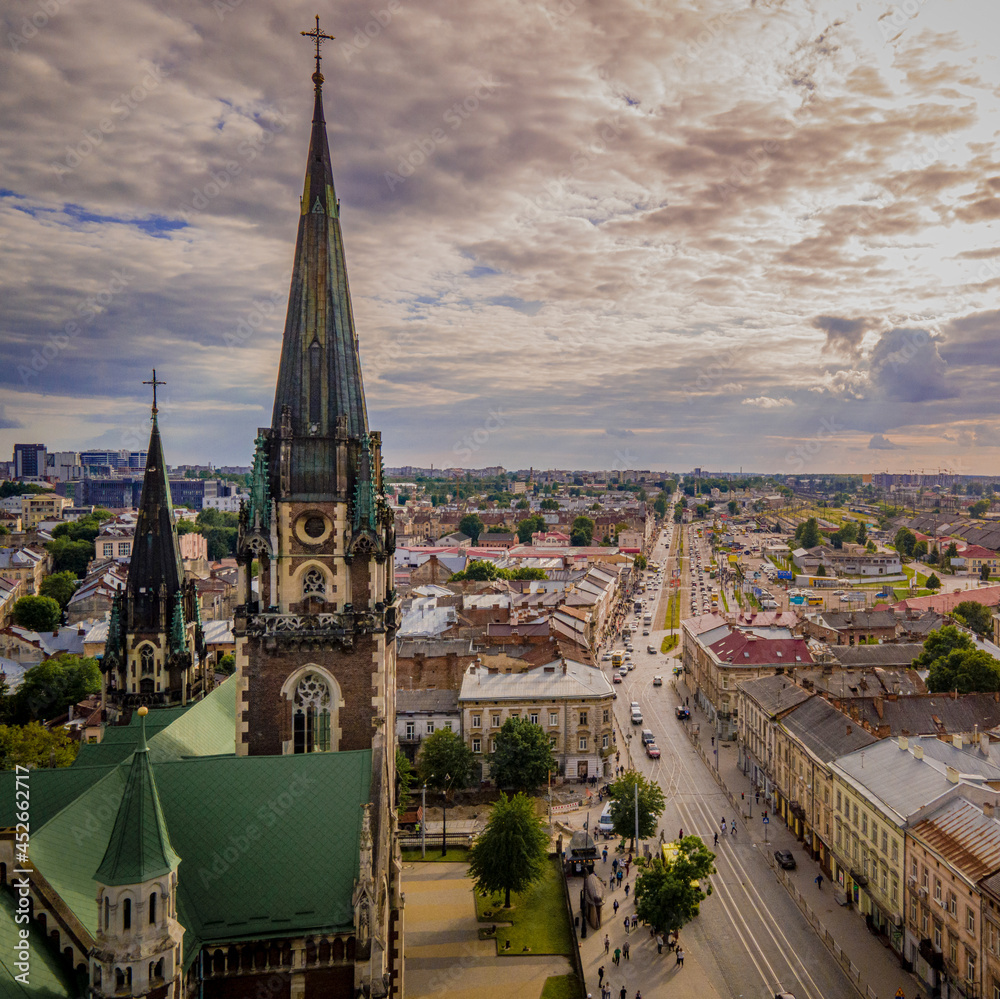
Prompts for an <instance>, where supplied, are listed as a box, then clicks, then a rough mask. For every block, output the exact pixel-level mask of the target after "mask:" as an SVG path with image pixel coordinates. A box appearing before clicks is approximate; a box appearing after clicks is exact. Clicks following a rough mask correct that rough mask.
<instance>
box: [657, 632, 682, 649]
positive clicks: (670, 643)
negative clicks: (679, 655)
mask: <svg viewBox="0 0 1000 999" xmlns="http://www.w3.org/2000/svg"><path fill="white" fill-rule="evenodd" d="M677 641H678V638H677V636H676V635H667V636H666V637H665V638H664V639H663V641H662V642H660V651H661V652H670V651H672V650H673V649H676V648H677Z"/></svg>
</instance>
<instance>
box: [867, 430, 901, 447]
mask: <svg viewBox="0 0 1000 999" xmlns="http://www.w3.org/2000/svg"><path fill="white" fill-rule="evenodd" d="M868 448H869V450H871V451H905V450H906V447H905V446H904V445H903V444H894V443H893V442H892V441H891V440H889V438H888V437H884V436H883V435H882V434H875V436H874V437H872V439H871V440H870V441H869V442H868Z"/></svg>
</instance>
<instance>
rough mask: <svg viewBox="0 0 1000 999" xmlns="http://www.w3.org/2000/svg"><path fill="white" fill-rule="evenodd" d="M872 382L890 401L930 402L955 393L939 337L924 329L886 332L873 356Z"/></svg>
mask: <svg viewBox="0 0 1000 999" xmlns="http://www.w3.org/2000/svg"><path fill="white" fill-rule="evenodd" d="M869 368H870V372H871V382H872V385H873V386H874V387H875V388H876V389H878V390H879V391H880V392H882V393H884V395H885V396H886V398H887V399H889V400H890V401H899V402H926V401H930V400H933V399H948V398H951V397H952V396H953V395H954V394H955V393H954V390H953V389H951V388H950V387H949V386H948V385H947V384H946V377H945V375H946V369H947V364H946V363H945V361H944V360H943V359H942V357H941V354H940V353H939V350H938V341H937V338H936V337H934V336H932V335H931V334H930V333H929V332H928V331H927V330H924V329H907V328H896V329H892V330H889V331H888V332H886V333H883V334H882V336H881V338H880V339H879V341H878V343H877V344H876V345H875V347H874V349H873V350H872V353H871V357H870V358H869Z"/></svg>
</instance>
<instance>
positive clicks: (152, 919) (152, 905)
mask: <svg viewBox="0 0 1000 999" xmlns="http://www.w3.org/2000/svg"><path fill="white" fill-rule="evenodd" d="M149 925H150V926H155V925H156V889H155V888H154V889H153V890H152V891H151V892H150V893H149Z"/></svg>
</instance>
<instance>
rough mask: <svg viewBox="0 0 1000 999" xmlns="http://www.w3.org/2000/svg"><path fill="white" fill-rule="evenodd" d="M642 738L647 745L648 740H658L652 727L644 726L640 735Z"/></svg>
mask: <svg viewBox="0 0 1000 999" xmlns="http://www.w3.org/2000/svg"><path fill="white" fill-rule="evenodd" d="M639 738H640V739H641V740H642V744H643V745H644V746H645V745H646V743H647V742H656V740H655V739H654V738H653V730H652V729H651V728H644V729H643V730H642V732H641V733H640V735H639Z"/></svg>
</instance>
